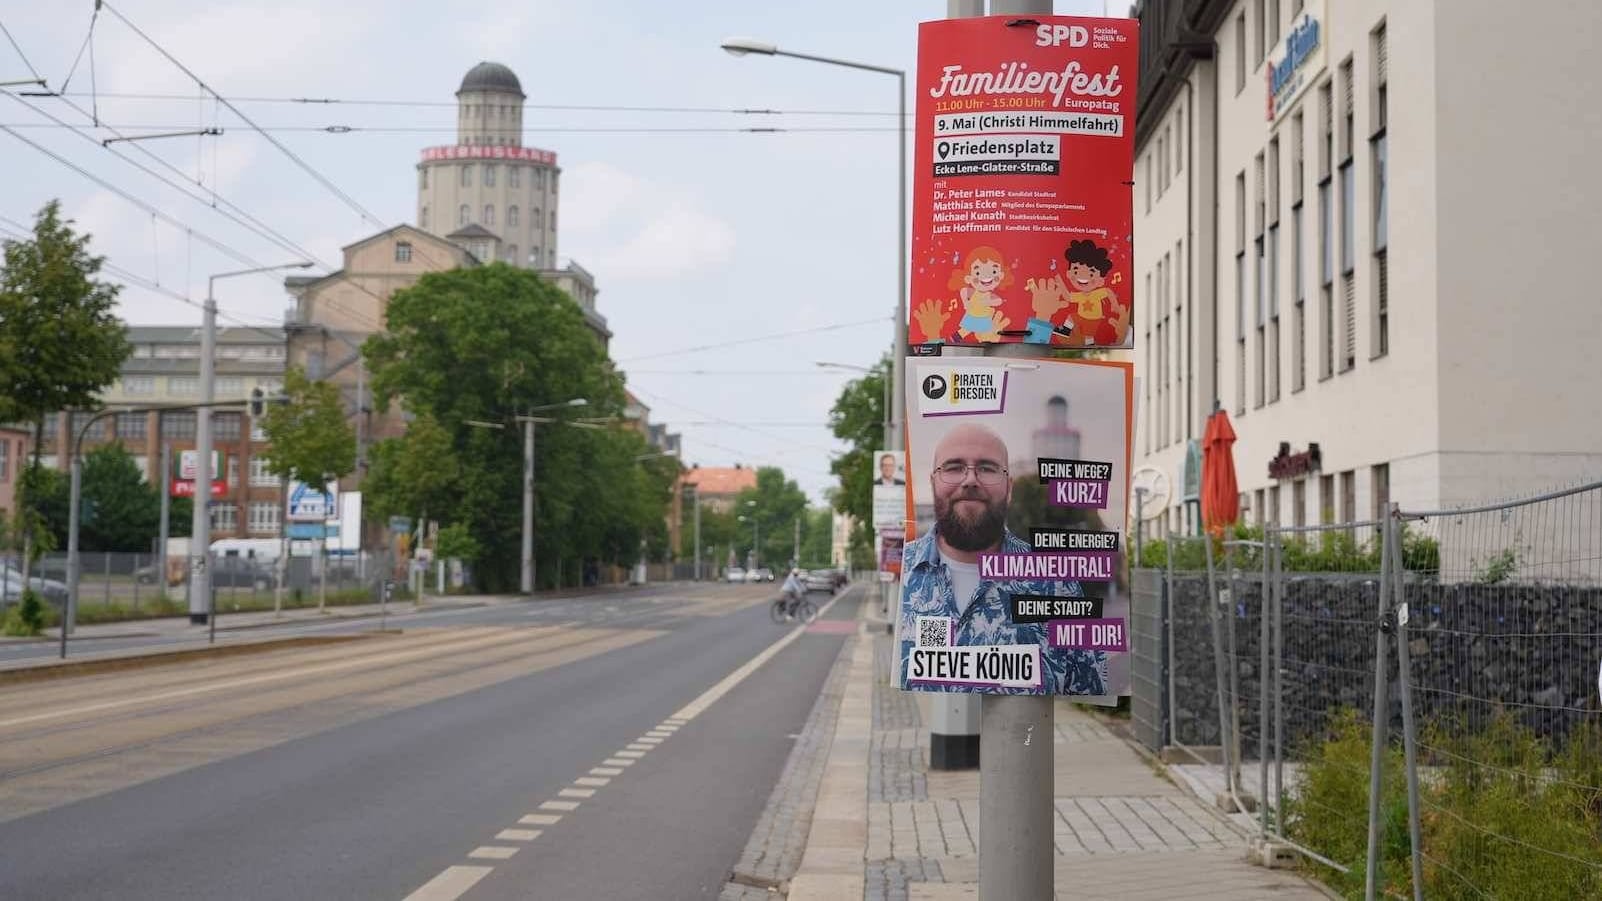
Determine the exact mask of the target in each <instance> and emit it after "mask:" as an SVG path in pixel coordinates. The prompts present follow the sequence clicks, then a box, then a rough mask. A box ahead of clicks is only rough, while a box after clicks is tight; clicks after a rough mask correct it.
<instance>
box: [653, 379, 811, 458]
mask: <svg viewBox="0 0 1602 901" xmlns="http://www.w3.org/2000/svg"><path fill="white" fill-rule="evenodd" d="M629 390H631V391H634V392H635V393H637V394H643V395H645V396H646V397H649V398H653V399H655V400H656V401H657V402H659V403H664V404H667V405H668V406H671V407H678V408H679V409H681V410H688V411H689V412H691V413H694V414H696V415H697V416H705V417H707V418H708V419H711V420H713V421H715V422H718V423H721V424H723V425H727V426H731V427H733V428H737V429H741V430H743V431H747V432H750V433H751V434H753V435H761V436H762V437H764V438H767V439H768V440H770V441H781V442H783V443H784V444H785V446H786V447H794V448H806V449H808V450H815V451H822V452H823V453H826V454H832V453H834V451H833V450H831V449H830V448H827V447H821V446H819V445H816V444H802V443H799V442H797V441H795V440H794V439H792V438H786V437H785V436H783V435H775V434H772V433H770V432H764V431H763V430H761V429H759V428H756V427H754V426H749V425H746V424H744V423H740V422H735V421H734V420H732V419H725V418H724V417H721V416H719V415H717V414H716V413H708V412H707V411H705V410H702V409H700V408H699V407H692V406H690V405H689V404H686V403H681V402H679V401H676V400H674V399H672V398H671V397H667V396H665V395H661V394H657V393H656V392H655V391H651V390H649V389H646V388H641V387H640V386H638V385H630V386H629ZM827 427H828V424H827V423H823V422H820V423H818V428H827ZM781 453H782V452H781Z"/></svg>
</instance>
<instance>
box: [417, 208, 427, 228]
mask: <svg viewBox="0 0 1602 901" xmlns="http://www.w3.org/2000/svg"><path fill="white" fill-rule="evenodd" d="M417 224H418V226H419V227H421V228H428V204H426V203H425V204H423V209H422V210H421V211H420V212H418V214H417Z"/></svg>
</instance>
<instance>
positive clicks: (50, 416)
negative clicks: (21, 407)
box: [39, 413, 61, 441]
mask: <svg viewBox="0 0 1602 901" xmlns="http://www.w3.org/2000/svg"><path fill="white" fill-rule="evenodd" d="M60 430H61V414H60V413H46V414H45V415H44V421H43V422H42V423H41V424H40V426H39V432H40V435H41V437H43V438H44V440H46V441H54V440H56V432H58V431H60Z"/></svg>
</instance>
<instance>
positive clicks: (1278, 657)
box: [1273, 530, 1285, 837]
mask: <svg viewBox="0 0 1602 901" xmlns="http://www.w3.org/2000/svg"><path fill="white" fill-rule="evenodd" d="M1273 547H1274V833H1275V834H1276V835H1279V836H1281V837H1283V836H1284V835H1285V781H1284V770H1285V685H1284V680H1283V678H1282V677H1283V675H1284V672H1285V616H1284V612H1285V611H1284V607H1285V546H1284V544H1283V542H1282V540H1281V538H1280V536H1279V533H1278V530H1275V533H1274V545H1273Z"/></svg>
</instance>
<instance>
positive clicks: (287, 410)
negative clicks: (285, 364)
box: [262, 366, 356, 488]
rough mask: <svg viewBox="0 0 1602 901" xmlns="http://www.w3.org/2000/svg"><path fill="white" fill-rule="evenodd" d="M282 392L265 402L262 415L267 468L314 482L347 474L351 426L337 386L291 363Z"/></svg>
mask: <svg viewBox="0 0 1602 901" xmlns="http://www.w3.org/2000/svg"><path fill="white" fill-rule="evenodd" d="M284 397H285V402H284V403H281V404H273V405H270V406H268V407H267V410H266V415H265V416H264V417H263V421H262V431H264V432H265V433H266V434H267V440H268V442H269V447H268V448H267V449H266V450H265V451H263V452H262V456H263V457H264V458H265V459H266V461H267V469H268V471H269V472H271V473H272V474H273V475H276V476H279V477H280V478H286V479H293V480H295V481H298V482H304V483H306V484H308V485H312V486H314V487H318V488H321V487H322V486H323V485H325V484H327V483H328V482H332V481H335V480H337V479H340V478H343V477H344V476H346V475H349V474H350V472H351V470H353V469H355V468H356V432H355V430H353V429H352V428H351V426H350V423H349V422H347V421H346V419H345V405H344V403H343V402H342V401H341V400H340V397H339V389H338V388H336V387H334V386H333V385H332V384H331V383H329V382H324V381H316V380H313V379H311V378H308V377H307V375H306V372H305V370H303V369H301V368H300V367H298V366H296V367H291V368H290V369H289V370H288V371H287V372H285V373H284Z"/></svg>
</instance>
